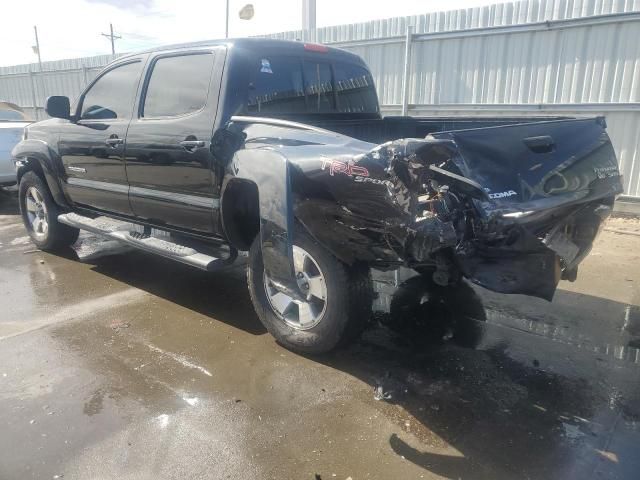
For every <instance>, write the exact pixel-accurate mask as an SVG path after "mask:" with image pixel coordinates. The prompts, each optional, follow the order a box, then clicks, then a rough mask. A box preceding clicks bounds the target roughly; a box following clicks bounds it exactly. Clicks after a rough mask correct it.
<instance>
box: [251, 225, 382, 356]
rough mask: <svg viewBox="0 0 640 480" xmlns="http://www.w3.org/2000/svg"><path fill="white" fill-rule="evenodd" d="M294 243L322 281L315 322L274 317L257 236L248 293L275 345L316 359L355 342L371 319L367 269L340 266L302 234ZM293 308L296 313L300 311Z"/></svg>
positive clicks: (370, 294) (369, 279) (369, 286)
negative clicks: (314, 356)
mask: <svg viewBox="0 0 640 480" xmlns="http://www.w3.org/2000/svg"><path fill="white" fill-rule="evenodd" d="M293 243H294V246H295V247H296V248H297V249H298V252H300V251H302V252H304V254H305V255H306V256H307V257H308V258H309V260H307V262H308V265H311V269H312V270H313V271H314V272H315V275H316V276H318V275H321V276H322V277H323V283H324V290H323V294H324V295H325V301H324V303H322V302H320V301H319V303H317V304H316V305H317V308H316V309H315V313H316V318H315V319H314V320H312V321H310V322H309V324H308V325H309V326H305V325H304V324H303V323H301V322H299V323H298V324H296V321H295V315H294V316H293V318H287V315H286V314H285V315H282V314H281V312H278V311H277V310H276V307H275V306H274V305H275V303H274V300H272V299H273V293H274V292H273V290H272V289H271V288H270V284H269V280H268V277H266V276H265V273H264V265H263V261H262V251H261V244H260V236H259V235H258V236H257V237H256V239H255V240H254V242H253V244H252V246H251V250H250V252H249V262H248V267H247V283H248V285H249V293H250V296H251V301H252V302H253V306H254V308H255V310H256V312H257V314H258V318H259V319H260V321H261V322H262V324H263V325H264V326H265V328H266V329H267V330H268V331H269V333H271V335H273V336H274V337H275V338H276V340H277V341H278V342H279V343H280V344H282V345H283V346H285V347H286V348H288V349H290V350H293V351H296V352H299V353H306V354H321V353H326V352H329V351H331V350H333V349H335V348H336V347H339V346H343V345H346V344H348V343H349V342H350V341H352V340H354V339H355V338H357V337H358V336H360V334H361V333H362V331H363V330H364V328H365V326H366V324H367V322H368V321H369V319H370V318H371V306H372V302H373V288H372V282H371V277H370V274H369V269H368V268H363V267H360V266H353V267H350V266H348V265H345V264H343V263H342V262H340V261H339V260H338V259H337V258H335V257H334V256H333V255H331V254H330V253H329V252H328V251H327V250H325V249H324V248H323V247H322V246H320V245H319V244H318V243H317V242H316V241H315V240H314V239H313V238H312V237H311V236H309V235H308V234H307V233H306V232H304V231H301V229H299V230H298V231H297V232H296V235H295V239H294V242H293ZM301 281H303V280H301ZM276 294H277V293H276ZM312 300H315V299H312ZM294 303H295V302H294ZM292 308H293V310H294V311H295V310H296V309H297V308H299V305H298V304H294V305H292Z"/></svg>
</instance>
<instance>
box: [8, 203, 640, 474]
mask: <svg viewBox="0 0 640 480" xmlns="http://www.w3.org/2000/svg"><path fill="white" fill-rule="evenodd" d="M621 222H622V224H620V223H621ZM627 223H629V222H627ZM611 225H612V228H615V229H618V230H625V228H627V227H628V226H629V225H625V224H624V222H623V221H621V220H620V221H619V220H615V219H614V220H613V221H612V223H611ZM631 227H633V228H636V227H637V223H633V222H631ZM82 240H83V242H84V247H82V248H80V249H79V253H80V254H81V255H83V254H87V251H89V253H91V257H93V258H91V257H89V259H88V260H86V261H85V262H80V261H79V260H78V258H77V257H78V253H77V252H75V251H74V250H71V249H70V250H69V251H67V252H63V254H60V255H52V254H48V253H43V252H40V251H38V250H36V249H35V248H34V246H33V245H32V244H31V243H30V242H29V241H28V239H27V237H26V236H25V232H24V230H23V227H22V225H21V223H20V218H19V216H18V215H17V212H16V203H15V199H14V198H13V197H11V196H7V195H6V194H4V193H0V298H1V299H2V300H1V301H2V303H1V305H0V479H2V480H5V479H6V480H12V479H29V478H36V479H47V478H64V479H94V478H95V479H98V478H100V479H102V478H105V479H106V478H120V479H140V478H180V479H182V478H215V479H225V478H233V479H236V478H237V479H249V478H250V479H272V478H273V479H296V480H297V479H310V480H315V479H323V480H327V479H332V478H337V479H342V480H344V479H347V478H351V479H352V480H360V479H405V478H407V479H419V478H427V479H429V478H453V479H458V478H463V479H464V478H472V479H478V478H480V479H485V478H486V479H514V478H518V479H520V478H522V479H526V478H530V479H555V478H558V479H591V478H594V479H595V478H597V479H637V478H640V423H639V421H640V382H639V380H640V351H639V350H638V347H640V307H639V305H640V268H639V267H640V237H638V236H635V235H626V234H619V233H614V232H611V231H604V232H603V233H602V234H601V236H600V238H599V240H598V242H597V244H596V246H595V248H594V251H593V253H592V254H591V256H590V257H589V258H588V259H587V261H586V262H585V263H584V264H583V267H581V272H580V275H579V278H578V281H577V282H575V283H568V282H561V284H560V290H559V291H558V292H557V294H556V297H555V299H554V301H553V303H548V302H545V301H542V300H538V299H532V298H527V297H522V296H504V295H498V294H493V293H490V292H487V291H486V290H483V289H480V288H475V287H474V288H473V289H472V288H470V287H468V286H466V287H463V288H461V289H460V290H458V291H456V292H455V293H454V294H450V296H448V297H446V298H444V297H441V296H439V295H438V294H437V292H434V291H433V290H432V289H431V288H427V287H428V286H425V284H424V283H423V282H422V281H421V280H419V279H417V280H416V279H411V278H408V277H409V274H408V272H400V273H398V274H394V273H386V274H381V273H376V288H377V290H378V291H379V292H380V297H379V298H378V300H377V301H376V307H377V309H378V310H379V311H378V313H377V314H376V316H375V320H374V322H373V323H372V326H371V327H370V328H369V329H368V331H367V332H366V333H365V335H364V336H363V338H362V340H361V341H359V342H358V343H356V344H355V345H353V346H351V347H349V348H348V349H345V350H342V351H340V352H337V353H335V354H333V355H328V356H324V357H320V358H305V357H303V356H300V355H296V354H293V353H291V352H289V351H287V350H285V349H284V348H282V347H280V346H279V345H277V344H276V343H275V342H274V340H273V339H272V338H271V337H270V336H269V335H268V334H266V332H265V330H264V328H263V327H262V326H261V325H260V323H259V321H258V319H257V318H256V315H255V314H254V312H253V310H252V307H251V303H250V300H249V295H248V293H247V289H246V285H245V279H244V268H243V267H242V265H238V266H235V267H230V268H228V269H227V270H226V271H223V272H218V273H215V274H206V273H203V272H200V271H197V270H194V269H191V268H189V267H187V266H183V265H180V264H177V263H173V262H170V261H168V260H164V259H161V258H157V257H153V256H149V255H146V254H143V253H140V252H135V251H126V252H121V253H120V254H119V255H108V256H100V253H99V251H100V250H101V249H102V251H103V253H104V252H108V251H110V249H113V248H114V246H113V245H107V246H106V247H105V246H104V245H100V242H99V241H96V239H95V237H91V236H89V235H83V236H82ZM116 248H117V247H116ZM94 249H95V250H97V251H98V254H95V253H96V252H95V251H94ZM398 283H399V284H401V285H400V287H399V288H396V284H398ZM415 317H417V318H418V319H419V320H418V321H417V322H410V321H407V319H408V318H415Z"/></svg>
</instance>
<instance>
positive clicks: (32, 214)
mask: <svg viewBox="0 0 640 480" xmlns="http://www.w3.org/2000/svg"><path fill="white" fill-rule="evenodd" d="M18 200H19V202H20V214H21V216H22V221H23V223H24V226H25V228H26V229H27V233H29V236H30V237H31V241H32V242H33V243H34V244H35V245H36V246H37V247H38V248H40V249H41V250H57V249H60V248H64V247H68V246H69V245H71V244H73V243H74V242H75V241H76V240H77V239H78V234H79V230H78V229H77V228H72V227H69V226H68V225H64V224H62V223H60V222H58V215H59V213H60V211H59V209H58V206H57V205H56V203H55V202H54V201H53V197H52V196H51V192H50V191H49V188H48V187H47V185H46V184H45V183H44V181H43V180H42V178H40V177H39V176H38V175H37V174H36V173H35V172H27V173H25V174H24V176H23V177H22V178H21V179H20V189H19V192H18Z"/></svg>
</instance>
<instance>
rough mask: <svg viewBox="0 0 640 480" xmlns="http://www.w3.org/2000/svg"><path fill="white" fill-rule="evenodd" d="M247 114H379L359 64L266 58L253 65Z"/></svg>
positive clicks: (367, 75) (372, 90) (372, 89)
mask: <svg viewBox="0 0 640 480" xmlns="http://www.w3.org/2000/svg"><path fill="white" fill-rule="evenodd" d="M247 111H248V112H249V113H256V114H278V113H280V114H286V113H378V98H377V95H376V90H375V86H374V84H373V78H372V77H371V74H370V73H369V72H368V71H367V69H366V68H364V67H361V66H359V65H355V64H351V63H346V62H330V60H326V61H325V60H315V59H312V58H308V57H304V58H302V57H297V56H269V57H265V58H260V59H257V61H255V62H254V64H253V65H252V71H251V76H250V82H249V95H248V101H247Z"/></svg>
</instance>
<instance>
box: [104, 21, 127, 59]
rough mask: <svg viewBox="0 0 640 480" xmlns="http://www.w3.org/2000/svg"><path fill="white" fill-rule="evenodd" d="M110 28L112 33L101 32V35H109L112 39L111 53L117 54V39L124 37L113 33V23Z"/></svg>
mask: <svg viewBox="0 0 640 480" xmlns="http://www.w3.org/2000/svg"><path fill="white" fill-rule="evenodd" d="M109 30H110V31H111V33H101V34H100V35H102V36H103V37H107V38H109V39H110V40H111V54H112V55H115V54H116V43H115V40H120V39H121V38H122V37H121V36H120V35H114V34H113V24H111V23H110V24H109Z"/></svg>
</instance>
